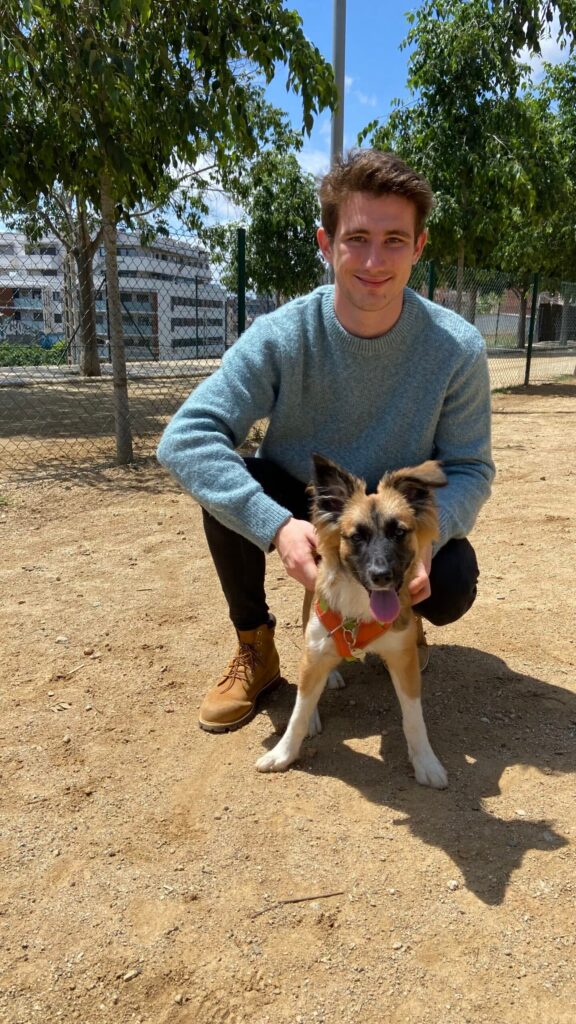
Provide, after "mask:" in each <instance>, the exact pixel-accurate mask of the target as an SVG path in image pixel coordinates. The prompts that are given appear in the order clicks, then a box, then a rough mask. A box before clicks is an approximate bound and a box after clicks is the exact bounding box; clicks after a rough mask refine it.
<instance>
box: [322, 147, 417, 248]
mask: <svg viewBox="0 0 576 1024" xmlns="http://www.w3.org/2000/svg"><path fill="white" fill-rule="evenodd" d="M352 192H364V193H367V194H368V195H371V196H385V195H397V196H403V197H404V198H405V199H407V200H409V202H410V203H412V205H413V206H414V236H415V238H416V237H418V235H420V234H421V233H422V231H423V230H424V228H425V225H426V219H427V217H428V215H429V213H430V211H431V209H432V205H433V202H434V197H433V194H432V189H431V188H430V186H429V184H428V182H427V181H426V180H425V178H423V177H422V176H421V175H420V174H417V173H416V171H413V170H412V168H411V167H409V166H408V164H405V163H404V161H403V160H400V158H399V157H397V156H396V155H395V154H394V153H382V152H380V151H379V150H376V149H357V150H354V151H352V152H351V153H349V154H348V157H347V158H346V159H340V160H338V161H337V162H336V163H335V164H334V166H333V167H332V169H331V170H330V171H329V172H328V174H326V175H325V176H324V178H323V179H322V182H321V184H320V189H319V196H320V206H321V222H322V227H323V228H324V230H325V231H326V234H327V235H328V237H329V238H331V239H333V238H334V236H335V234H336V230H337V227H338V215H339V212H340V206H341V204H342V202H343V201H344V200H345V199H346V198H347V197H348V196H349V195H350V193H352Z"/></svg>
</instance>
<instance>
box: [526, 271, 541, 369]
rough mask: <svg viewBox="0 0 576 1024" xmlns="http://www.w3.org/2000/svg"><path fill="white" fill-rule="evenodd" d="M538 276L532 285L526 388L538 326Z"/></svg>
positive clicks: (536, 275) (535, 276) (535, 275)
mask: <svg viewBox="0 0 576 1024" xmlns="http://www.w3.org/2000/svg"><path fill="white" fill-rule="evenodd" d="M538 277H539V275H538V274H534V281H533V284H532V307H531V309H530V327H529V329H528V348H527V349H526V372H525V374H524V387H527V386H528V384H529V383H530V364H531V362H532V342H533V341H534V327H535V326H536V305H537V303H538Z"/></svg>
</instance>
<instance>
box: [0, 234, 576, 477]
mask: <svg viewBox="0 0 576 1024" xmlns="http://www.w3.org/2000/svg"><path fill="white" fill-rule="evenodd" d="M118 283H119V286H120V301H121V307H122V331H123V336H124V348H125V355H126V374H125V376H126V389H127V402H128V408H129V420H130V430H131V435H132V442H133V452H134V455H135V456H136V457H141V456H146V455H152V454H153V453H154V451H155V448H156V444H157V441H158V438H159V436H160V434H161V432H162V430H163V428H164V426H165V424H166V423H167V421H168V419H169V418H170V416H171V415H172V414H173V413H174V412H175V410H176V409H177V408H178V406H179V405H180V404H181V403H182V401H183V400H184V399H185V398H186V396H187V395H188V394H189V393H190V391H191V390H192V389H193V388H194V387H195V386H196V385H197V383H198V382H199V381H200V380H202V379H203V378H204V377H206V376H207V375H209V374H210V373H212V372H213V370H214V369H215V368H216V367H217V366H218V364H219V362H220V359H221V358H222V355H223V354H224V352H225V350H226V349H227V348H228V347H229V346H230V345H232V344H234V341H235V340H236V338H237V336H238V323H239V320H240V322H241V324H244V323H245V325H246V326H249V324H250V323H251V322H252V320H253V319H254V318H255V317H257V316H259V315H260V314H262V313H266V312H269V311H270V310H272V309H273V308H274V301H273V300H272V299H271V298H270V297H268V296H263V297H261V296H254V295H250V294H246V295H243V294H240V295H238V294H237V293H236V292H234V293H232V292H230V290H229V289H228V288H227V287H225V286H224V284H223V282H222V279H221V278H219V277H218V276H217V274H216V273H215V271H214V269H213V268H212V267H211V264H210V261H209V256H208V253H207V252H206V250H205V249H204V248H203V247H202V246H201V245H200V244H199V243H198V241H197V240H196V239H194V238H191V237H190V236H188V237H182V236H180V237H179V236H172V237H157V238H156V239H154V240H153V241H151V242H149V243H148V244H146V245H145V244H143V243H142V240H141V238H140V236H139V235H137V234H134V233H128V232H123V233H120V235H119V238H118ZM411 285H412V287H414V288H415V289H416V290H417V291H419V292H420V293H421V294H423V295H426V296H427V297H429V298H432V299H433V300H434V301H435V302H437V303H439V304H440V305H443V306H446V307H448V308H450V309H454V310H456V311H458V312H460V313H461V314H462V315H463V316H465V317H466V318H467V319H468V320H469V321H470V322H471V323H475V324H476V326H477V327H478V329H479V330H480V331H481V333H482V334H483V336H484V337H485V339H486V344H487V349H488V355H489V363H490V374H491V380H492V386H493V387H494V388H505V387H512V386H516V385H521V384H525V383H527V382H528V381H531V382H534V381H548V380H553V379H555V378H557V377H559V376H562V375H565V374H572V373H573V372H574V368H575V364H576V285H574V284H569V283H563V284H561V285H559V286H556V287H553V285H552V284H551V283H550V282H539V281H538V279H537V278H530V279H529V280H527V281H525V282H523V283H522V284H521V285H518V284H517V283H515V282H513V281H512V280H511V278H510V277H509V276H507V275H506V274H502V273H490V272H488V271H484V270H466V271H465V272H464V273H463V274H462V273H459V272H458V270H457V268H454V267H446V268H444V267H442V266H440V265H436V264H434V263H428V264H424V263H423V264H420V265H419V266H418V267H417V268H416V269H415V272H414V275H413V279H412V281H411ZM112 363H113V359H112V352H111V344H110V331H109V310H108V285H107V280H106V269H105V258H104V251H103V248H102V247H101V246H98V245H96V246H94V247H92V248H91V249H90V251H78V250H77V249H71V250H70V251H68V250H67V249H66V248H65V246H64V245H63V244H62V243H61V242H59V241H58V240H56V239H55V238H50V237H48V238H44V239H42V240H41V241H34V242H30V241H28V240H27V239H26V237H25V236H24V235H23V234H20V233H18V232H7V231H5V232H0V468H1V469H2V470H3V471H6V472H7V474H8V478H12V477H15V478H17V479H25V478H26V474H27V473H28V472H30V474H31V475H34V476H35V477H37V476H38V473H39V472H40V473H44V474H46V475H59V474H60V475H61V474H62V473H63V472H65V471H66V467H70V468H74V469H76V470H78V469H79V468H80V466H81V465H82V464H83V463H84V464H86V465H90V466H93V465H94V464H96V463H102V462H104V463H105V462H108V463H109V462H113V461H114V460H115V457H116V449H115V424H116V421H115V417H116V416H117V409H116V408H115V387H118V380H116V383H115V380H114V377H115V372H113V365H112Z"/></svg>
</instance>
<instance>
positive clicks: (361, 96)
mask: <svg viewBox="0 0 576 1024" xmlns="http://www.w3.org/2000/svg"><path fill="white" fill-rule="evenodd" d="M354 96H355V97H356V99H357V100H358V102H359V103H361V104H362V106H363V107H376V106H378V97H377V96H376V95H375V94H374V93H372V95H370V96H368V94H367V93H365V92H360V90H359V89H356V91H355V93H354Z"/></svg>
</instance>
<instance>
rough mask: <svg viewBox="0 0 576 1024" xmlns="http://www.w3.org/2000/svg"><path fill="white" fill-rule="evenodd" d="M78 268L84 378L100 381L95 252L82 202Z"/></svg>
mask: <svg viewBox="0 0 576 1024" xmlns="http://www.w3.org/2000/svg"><path fill="white" fill-rule="evenodd" d="M74 256H75V258H76V265H77V267H78V282H79V286H80V287H79V305H80V339H81V342H82V350H81V353H80V373H81V374H83V376H84V377H100V376H101V374H102V371H101V369H100V359H99V357H98V338H97V335H96V298H95V294H94V274H93V267H92V264H93V259H94V255H93V249H92V244H91V238H90V234H89V231H88V225H87V223H86V210H85V207H84V205H83V204H82V203H81V202H80V201H78V246H77V248H76V249H75V250H74Z"/></svg>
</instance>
